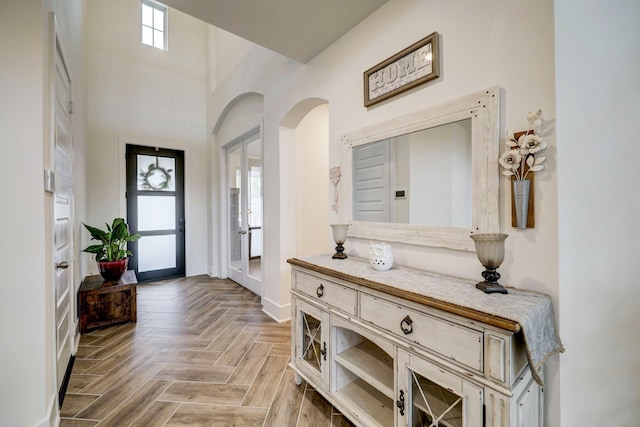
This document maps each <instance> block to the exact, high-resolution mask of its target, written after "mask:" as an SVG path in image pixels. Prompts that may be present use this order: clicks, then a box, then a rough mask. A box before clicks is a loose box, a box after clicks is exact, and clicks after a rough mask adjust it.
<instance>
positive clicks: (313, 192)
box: [288, 104, 333, 256]
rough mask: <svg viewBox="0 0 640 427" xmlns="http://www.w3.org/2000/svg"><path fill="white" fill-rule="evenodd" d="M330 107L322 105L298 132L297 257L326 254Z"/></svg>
mask: <svg viewBox="0 0 640 427" xmlns="http://www.w3.org/2000/svg"><path fill="white" fill-rule="evenodd" d="M328 114H329V106H328V105H327V104H323V105H319V106H318V107H316V108H314V109H313V110H311V111H310V112H309V114H307V115H306V116H305V117H304V118H303V119H302V121H301V122H300V124H298V126H297V127H296V129H295V132H294V138H295V148H294V150H295V155H296V160H295V167H296V173H295V179H294V180H292V181H288V185H291V186H294V187H295V188H296V200H295V206H296V224H295V228H296V256H305V255H313V254H317V253H322V252H326V251H327V248H328V247H331V246H330V245H332V243H333V239H332V237H331V228H330V227H329V209H328V206H330V205H331V203H330V201H329V187H328V186H327V182H329V123H328ZM331 201H333V199H332V200H331Z"/></svg>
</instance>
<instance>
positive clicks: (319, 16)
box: [162, 0, 387, 63]
mask: <svg viewBox="0 0 640 427" xmlns="http://www.w3.org/2000/svg"><path fill="white" fill-rule="evenodd" d="M386 2H387V0H162V3H164V4H166V5H167V6H170V7H172V8H174V9H178V10H180V11H182V12H184V13H186V14H188V15H191V16H194V17H196V18H198V19H201V20H202V21H205V22H208V23H209V24H211V25H213V26H215V27H218V28H221V29H223V30H226V31H228V32H230V33H233V34H235V35H237V36H239V37H242V38H244V39H246V40H249V41H251V42H253V43H256V44H258V45H261V46H263V47H266V48H267V49H270V50H273V51H275V52H278V53H280V54H282V55H284V56H286V57H288V58H291V59H294V60H296V61H298V62H301V63H306V62H308V61H309V60H310V59H311V58H313V57H314V56H316V55H317V54H319V53H320V52H322V51H323V50H325V49H326V48H327V47H329V46H330V45H331V44H332V43H333V42H334V41H336V40H337V39H338V38H340V37H341V36H342V35H344V34H345V33H346V32H347V31H349V30H350V29H351V28H353V27H354V26H355V25H357V24H358V23H359V22H360V21H362V20H363V19H364V18H366V17H367V16H369V15H370V14H371V13H372V12H373V11H375V10H376V9H378V8H379V7H380V6H382V5H383V4H384V3H386Z"/></svg>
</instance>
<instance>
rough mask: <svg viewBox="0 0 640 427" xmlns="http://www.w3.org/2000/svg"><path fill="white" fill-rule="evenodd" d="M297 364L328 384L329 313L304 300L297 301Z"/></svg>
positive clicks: (321, 381)
mask: <svg viewBox="0 0 640 427" xmlns="http://www.w3.org/2000/svg"><path fill="white" fill-rule="evenodd" d="M296 322H297V328H296V337H295V355H296V366H298V368H299V369H301V370H302V371H303V372H304V373H305V374H306V375H308V376H309V377H310V378H312V379H313V380H315V381H317V382H318V383H320V384H323V385H325V386H326V384H327V379H326V377H327V376H328V370H327V368H326V367H325V365H327V345H328V340H327V337H326V334H327V333H328V332H327V330H326V329H327V327H326V326H325V325H328V323H329V322H328V314H327V313H325V312H323V311H322V310H320V309H319V308H317V307H315V306H313V305H310V304H307V303H306V302H304V301H297V303H296Z"/></svg>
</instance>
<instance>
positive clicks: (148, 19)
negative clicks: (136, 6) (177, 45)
mask: <svg viewBox="0 0 640 427" xmlns="http://www.w3.org/2000/svg"><path fill="white" fill-rule="evenodd" d="M142 43H144V44H146V45H149V46H153V47H157V48H158V49H162V50H167V7H166V6H165V5H162V4H160V3H156V2H154V1H151V0H142Z"/></svg>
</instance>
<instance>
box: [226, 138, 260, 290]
mask: <svg viewBox="0 0 640 427" xmlns="http://www.w3.org/2000/svg"><path fill="white" fill-rule="evenodd" d="M226 160H227V162H226V163H227V195H228V200H227V206H228V214H227V215H228V216H227V242H228V247H227V254H228V255H227V272H228V276H229V278H230V279H231V280H233V281H235V282H237V283H239V284H241V285H243V286H244V287H246V288H247V289H249V290H251V291H252V292H254V293H256V294H258V295H262V248H263V239H262V238H263V233H262V232H263V230H262V140H261V139H260V133H259V132H258V131H255V132H253V133H251V134H249V135H248V136H246V137H243V138H240V139H238V140H237V141H236V142H234V143H232V144H231V145H229V146H228V147H227V156H226Z"/></svg>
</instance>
